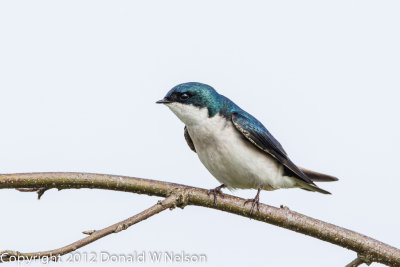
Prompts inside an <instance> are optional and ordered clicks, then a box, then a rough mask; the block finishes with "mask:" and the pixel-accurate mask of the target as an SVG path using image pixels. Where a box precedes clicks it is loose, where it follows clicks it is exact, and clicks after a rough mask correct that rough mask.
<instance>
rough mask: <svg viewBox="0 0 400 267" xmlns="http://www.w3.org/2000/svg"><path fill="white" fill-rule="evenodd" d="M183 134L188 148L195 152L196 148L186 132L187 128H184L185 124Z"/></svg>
mask: <svg viewBox="0 0 400 267" xmlns="http://www.w3.org/2000/svg"><path fill="white" fill-rule="evenodd" d="M184 136H185V140H186V143H187V144H188V146H189V147H190V149H191V150H192V151H193V152H195V153H197V152H196V148H195V147H194V144H193V141H192V138H191V137H190V135H189V132H188V130H187V129H186V126H185V129H184Z"/></svg>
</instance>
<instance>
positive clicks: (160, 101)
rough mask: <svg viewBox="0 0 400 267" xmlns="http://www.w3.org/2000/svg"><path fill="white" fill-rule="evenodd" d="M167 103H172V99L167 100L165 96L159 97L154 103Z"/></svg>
mask: <svg viewBox="0 0 400 267" xmlns="http://www.w3.org/2000/svg"><path fill="white" fill-rule="evenodd" d="M168 103H172V101H169V100H168V99H166V98H164V99H161V100H158V101H157V102H156V104H168Z"/></svg>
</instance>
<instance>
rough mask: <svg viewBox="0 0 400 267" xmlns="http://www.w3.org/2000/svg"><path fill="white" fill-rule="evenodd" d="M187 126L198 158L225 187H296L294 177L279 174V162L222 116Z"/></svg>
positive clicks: (271, 188) (280, 166)
mask: <svg viewBox="0 0 400 267" xmlns="http://www.w3.org/2000/svg"><path fill="white" fill-rule="evenodd" d="M187 129H188V131H189V134H190V137H191V138H192V141H193V143H194V146H195V148H196V152H197V154H198V156H199V158H200V161H201V162H202V163H203V164H204V166H205V167H206V168H207V169H208V170H209V171H210V173H211V174H212V175H213V176H214V177H215V178H216V179H217V180H218V181H219V182H220V183H223V184H225V185H226V186H227V187H228V188H258V187H262V188H263V189H264V190H274V189H278V188H289V187H295V186H296V182H295V179H294V178H291V177H287V176H283V166H282V165H281V164H279V163H278V162H277V161H276V160H275V159H274V158H272V157H271V156H269V155H268V154H267V153H265V152H263V151H261V150H260V149H258V148H257V147H255V146H254V145H253V144H251V143H250V142H249V141H247V140H246V139H245V138H244V136H243V135H242V134H241V133H240V132H239V131H237V130H236V129H235V127H234V125H233V124H232V122H230V121H227V120H226V119H225V118H223V117H221V116H219V115H216V116H214V117H212V118H207V119H206V120H202V121H201V123H196V124H194V125H187Z"/></svg>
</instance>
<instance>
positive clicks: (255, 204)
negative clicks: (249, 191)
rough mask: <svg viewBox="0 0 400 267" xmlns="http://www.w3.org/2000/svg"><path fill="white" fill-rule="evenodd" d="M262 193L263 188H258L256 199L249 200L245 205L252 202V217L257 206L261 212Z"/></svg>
mask: <svg viewBox="0 0 400 267" xmlns="http://www.w3.org/2000/svg"><path fill="white" fill-rule="evenodd" d="M260 192H261V187H260V188H258V191H257V195H256V196H255V198H249V199H247V200H246V201H245V202H244V204H243V206H245V205H246V204H247V203H249V202H252V204H251V209H250V216H251V215H252V214H253V212H254V207H255V206H257V211H260Z"/></svg>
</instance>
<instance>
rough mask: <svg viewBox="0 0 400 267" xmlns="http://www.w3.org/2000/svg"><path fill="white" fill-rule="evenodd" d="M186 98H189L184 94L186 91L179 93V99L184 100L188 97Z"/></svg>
mask: <svg viewBox="0 0 400 267" xmlns="http://www.w3.org/2000/svg"><path fill="white" fill-rule="evenodd" d="M188 98H189V95H188V94H186V93H184V94H181V96H180V99H181V100H186V99H188Z"/></svg>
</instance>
